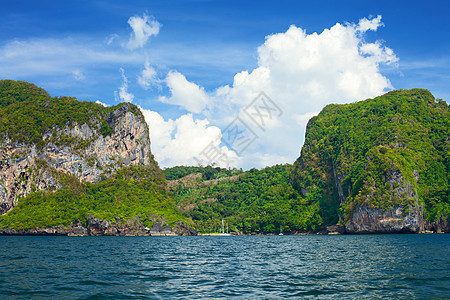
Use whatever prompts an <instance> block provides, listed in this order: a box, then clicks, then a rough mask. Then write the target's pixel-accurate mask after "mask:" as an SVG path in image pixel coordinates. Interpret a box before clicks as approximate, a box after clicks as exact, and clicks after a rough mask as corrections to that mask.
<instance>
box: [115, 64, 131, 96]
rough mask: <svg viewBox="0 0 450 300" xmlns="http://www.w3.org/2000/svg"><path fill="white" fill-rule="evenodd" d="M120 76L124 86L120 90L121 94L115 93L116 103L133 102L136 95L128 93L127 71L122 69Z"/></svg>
mask: <svg viewBox="0 0 450 300" xmlns="http://www.w3.org/2000/svg"><path fill="white" fill-rule="evenodd" d="M120 74H121V77H122V85H121V86H120V88H119V92H117V91H115V92H114V93H115V95H116V101H123V102H133V99H134V95H133V94H131V93H129V92H128V78H127V77H126V76H125V70H124V69H123V68H120Z"/></svg>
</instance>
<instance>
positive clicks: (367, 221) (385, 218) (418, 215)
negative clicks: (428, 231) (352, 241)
mask: <svg viewBox="0 0 450 300" xmlns="http://www.w3.org/2000/svg"><path fill="white" fill-rule="evenodd" d="M345 230H346V232H347V233H403V232H411V233H419V232H422V231H423V230H424V223H423V213H422V212H421V211H420V210H419V208H416V209H414V210H408V211H407V210H406V208H404V207H397V208H396V209H387V210H383V209H381V208H370V207H358V208H357V209H356V210H355V212H354V213H353V216H352V218H351V220H350V221H349V222H348V223H347V224H346V226H345Z"/></svg>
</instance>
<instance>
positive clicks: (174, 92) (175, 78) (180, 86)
mask: <svg viewBox="0 0 450 300" xmlns="http://www.w3.org/2000/svg"><path fill="white" fill-rule="evenodd" d="M164 81H165V83H166V84H167V86H168V87H169V89H170V93H171V96H170V97H169V98H167V97H164V96H161V97H160V98H159V100H160V101H162V102H165V103H169V104H173V105H178V106H181V107H183V108H184V109H186V110H188V111H190V112H193V113H200V112H201V111H202V110H203V109H204V108H205V107H206V105H207V104H208V103H209V102H210V97H209V96H208V95H207V94H206V92H205V90H204V88H202V87H199V86H198V85H197V84H195V83H193V82H190V81H188V80H187V79H186V77H185V76H184V75H183V74H181V73H179V72H176V71H170V72H169V73H168V74H167V77H166V79H165V80H164Z"/></svg>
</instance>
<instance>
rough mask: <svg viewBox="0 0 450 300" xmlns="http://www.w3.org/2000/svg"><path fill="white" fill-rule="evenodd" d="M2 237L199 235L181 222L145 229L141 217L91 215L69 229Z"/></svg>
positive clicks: (9, 231)
mask: <svg viewBox="0 0 450 300" xmlns="http://www.w3.org/2000/svg"><path fill="white" fill-rule="evenodd" d="M0 235H67V236H103V235H105V236H186V235H198V231H197V230H195V229H192V228H190V227H189V226H188V225H186V224H185V223H183V222H181V221H179V222H177V223H176V224H175V226H173V227H172V226H169V225H167V224H165V221H164V219H163V220H162V221H161V222H157V223H154V224H153V226H152V228H148V227H145V226H144V225H143V224H142V222H141V221H140V219H139V217H133V218H131V219H129V220H127V221H126V222H124V221H123V220H122V219H120V218H116V222H109V221H106V220H101V219H99V218H93V217H92V216H91V215H90V216H89V217H88V218H86V223H85V224H81V223H77V224H71V225H69V226H67V227H64V226H53V227H50V228H33V229H29V230H13V229H4V230H0Z"/></svg>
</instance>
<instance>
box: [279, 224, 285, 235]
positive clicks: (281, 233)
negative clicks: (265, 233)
mask: <svg viewBox="0 0 450 300" xmlns="http://www.w3.org/2000/svg"><path fill="white" fill-rule="evenodd" d="M278 235H284V234H283V231H281V225H280V233H279V234H278Z"/></svg>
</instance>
